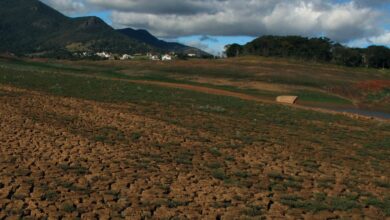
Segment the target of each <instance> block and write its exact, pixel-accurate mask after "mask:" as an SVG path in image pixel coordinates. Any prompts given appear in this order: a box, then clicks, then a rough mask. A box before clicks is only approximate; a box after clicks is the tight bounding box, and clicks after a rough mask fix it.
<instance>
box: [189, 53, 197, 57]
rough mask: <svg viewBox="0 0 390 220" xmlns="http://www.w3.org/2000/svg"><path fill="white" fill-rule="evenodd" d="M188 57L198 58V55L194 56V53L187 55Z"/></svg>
mask: <svg viewBox="0 0 390 220" xmlns="http://www.w3.org/2000/svg"><path fill="white" fill-rule="evenodd" d="M187 56H188V57H197V56H198V55H196V54H194V53H189V54H187Z"/></svg>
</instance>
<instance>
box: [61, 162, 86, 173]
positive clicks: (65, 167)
mask: <svg viewBox="0 0 390 220" xmlns="http://www.w3.org/2000/svg"><path fill="white" fill-rule="evenodd" d="M59 168H60V169H62V170H63V171H66V172H72V173H75V174H76V175H86V174H88V173H89V169H88V168H86V167H83V166H81V165H74V166H70V165H68V164H60V165H59Z"/></svg>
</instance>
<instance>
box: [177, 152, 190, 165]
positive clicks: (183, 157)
mask: <svg viewBox="0 0 390 220" xmlns="http://www.w3.org/2000/svg"><path fill="white" fill-rule="evenodd" d="M193 157H194V154H193V153H192V152H184V153H181V154H179V155H177V156H176V162H177V163H178V164H185V165H192V158H193Z"/></svg>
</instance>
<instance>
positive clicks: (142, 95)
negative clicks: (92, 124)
mask: <svg viewBox="0 0 390 220" xmlns="http://www.w3.org/2000/svg"><path fill="white" fill-rule="evenodd" d="M77 65H78V64H77ZM77 65H75V66H74V68H75V69H73V68H72V67H68V66H66V67H65V68H63V67H62V66H60V65H58V64H54V65H51V64H50V65H48V64H35V63H34V64H30V63H18V62H16V63H15V62H14V63H10V62H4V61H2V62H1V65H0V84H6V85H13V86H16V87H20V88H26V89H31V90H37V91H42V92H46V93H49V94H53V95H57V96H66V97H75V98H81V99H88V100H95V101H99V102H115V103H128V102H130V103H134V104H137V105H136V108H138V110H139V112H142V113H143V114H145V115H146V116H148V117H152V118H156V119H159V120H163V121H166V122H169V123H172V124H175V125H178V126H182V127H185V128H189V129H192V130H198V131H207V132H210V133H215V134H218V135H221V136H222V137H223V138H224V142H223V143H222V144H221V143H220V145H218V146H215V147H214V148H211V151H212V152H214V153H213V154H215V155H216V156H217V157H218V158H217V161H220V160H222V161H224V159H223V158H227V157H228V156H229V155H224V153H223V152H226V151H237V152H239V151H241V150H243V149H246V148H248V147H250V148H258V147H260V146H274V145H281V146H285V147H286V148H287V149H288V150H289V151H290V154H291V157H294V158H295V159H297V161H302V166H303V167H306V168H307V169H314V170H315V169H317V168H316V166H317V165H316V163H317V162H318V163H320V162H321V163H329V164H331V165H332V166H336V167H346V168H348V169H352V170H354V172H353V173H354V175H351V176H349V177H346V179H345V181H346V184H347V185H348V186H350V188H349V191H348V193H346V194H345V195H342V196H340V197H328V196H327V195H326V194H321V196H320V197H319V195H318V194H316V193H313V195H312V196H311V197H304V198H303V197H300V196H296V195H286V196H284V197H283V198H281V202H282V203H283V204H285V205H288V206H290V207H292V208H303V209H306V210H307V211H313V212H316V211H320V210H323V209H325V210H339V209H341V210H344V211H345V210H347V211H348V210H351V209H353V208H356V207H362V206H364V205H365V204H368V203H370V201H371V203H373V204H374V206H377V207H379V208H380V209H382V210H383V212H384V213H387V214H389V213H388V212H389V204H388V201H389V198H390V195H388V192H389V191H388V187H389V185H388V184H387V183H383V181H382V180H380V179H379V177H380V176H385V177H386V176H387V177H388V172H387V171H388V169H390V164H389V158H390V149H389V140H388V136H389V134H390V126H389V124H380V123H376V122H369V121H357V120H352V119H349V118H346V117H343V116H334V115H328V114H322V113H317V112H311V111H304V110H298V109H291V108H289V107H284V106H279V105H268V104H267V105H266V104H259V103H252V102H247V101H242V100H239V99H235V98H230V97H220V96H213V95H206V94H201V93H196V92H190V91H184V90H177V89H168V88H160V87H156V86H146V85H138V84H131V83H127V82H121V81H112V80H102V79H95V78H84V77H82V76H67V75H63V74H61V73H62V72H75V73H78V72H80V73H85V74H91V73H92V72H94V71H96V67H92V66H83V67H82V68H84V69H82V70H80V68H79V67H78V66H77ZM126 65H127V64H126ZM110 69H112V68H108V69H104V68H103V69H101V68H99V70H101V72H100V73H99V74H110V71H109V70H110ZM95 73H96V72H95ZM113 74H115V72H114V73H113ZM0 95H1V94H0ZM237 124H240V125H241V126H239V127H237V126H236V125H237ZM313 134H315V135H313ZM231 140H233V142H234V143H236V144H234V145H232V144H230V143H232V141H231ZM207 142H208V143H213V140H208V141H207ZM286 145H287V146H286ZM259 150H261V149H259ZM221 152H222V153H221ZM275 156H276V157H277V155H275ZM310 158H316V160H317V162H313V161H312V160H310ZM223 163H229V162H228V161H225V162H223ZM306 168H305V169H306ZM210 169H211V171H210V172H211V173H212V175H213V176H214V177H215V178H217V179H222V180H224V181H225V182H226V184H232V182H235V181H238V180H236V179H237V178H238V177H237V176H239V175H238V174H237V175H233V174H232V175H231V174H229V173H228V172H226V173H225V172H221V171H220V169H215V170H213V169H214V168H210ZM367 170H369V172H370V175H372V176H375V177H377V178H370V179H364V178H363V179H362V178H361V174H364V173H365V172H367ZM269 178H270V179H271V180H272V179H273V181H274V182H273V183H274V184H276V185H273V186H271V188H272V187H275V190H277V189H276V187H277V186H278V187H279V188H280V187H288V185H291V184H292V182H291V180H288V178H287V177H285V176H283V175H282V174H278V173H275V174H269ZM248 181H249V180H248ZM316 181H317V180H316ZM333 181H334V180H331V181H330V182H333ZM356 181H358V182H359V184H356ZM293 182H294V181H293ZM321 183H322V182H321V181H320V180H318V184H319V185H320V184H321ZM235 184H243V183H241V182H237V183H235ZM323 184H324V188H325V189H326V186H325V185H326V184H328V183H327V182H323ZM329 184H332V183H329ZM370 184H373V185H375V186H377V187H379V189H378V191H377V192H376V193H372V192H367V189H365V188H364V186H363V185H370ZM386 184H387V185H386ZM320 188H321V187H320ZM279 190H280V189H279ZM321 191H322V189H321ZM386 191H387V193H386ZM351 195H353V196H351ZM356 195H357V196H356ZM367 195H369V196H368V197H367Z"/></svg>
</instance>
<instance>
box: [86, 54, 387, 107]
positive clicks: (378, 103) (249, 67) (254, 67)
mask: <svg viewBox="0 0 390 220" xmlns="http://www.w3.org/2000/svg"><path fill="white" fill-rule="evenodd" d="M80 65H96V63H90V62H80ZM97 65H98V66H99V67H100V68H112V67H115V70H114V71H111V73H112V74H113V73H115V74H114V75H112V76H115V77H118V76H119V77H124V76H123V74H125V75H126V76H127V77H132V78H134V77H135V78H138V79H142V78H143V79H147V80H157V81H174V80H180V81H181V82H183V81H186V83H196V79H197V78H206V79H207V78H211V79H215V80H219V79H222V80H230V81H231V82H233V84H234V83H236V84H238V83H245V82H251V83H253V82H259V83H267V84H270V85H281V86H284V87H286V88H288V89H289V91H290V92H289V93H288V94H290V95H298V96H300V97H301V101H303V103H304V104H305V103H307V104H311V105H312V104H314V105H322V104H323V103H325V104H329V105H344V106H345V105H347V106H348V105H350V106H351V107H352V102H353V103H354V104H355V105H359V106H362V107H364V108H372V109H377V110H382V111H388V109H390V101H389V97H390V94H389V93H388V90H381V91H370V90H363V89H362V88H359V87H358V86H357V85H358V84H359V83H361V82H367V81H370V80H380V81H383V80H389V79H390V72H389V71H388V70H376V69H366V68H347V67H341V66H335V65H330V64H321V63H306V62H303V61H294V60H283V59H272V58H259V57H245V58H237V59H229V60H193V61H179V62H174V63H156V62H148V61H142V62H111V61H107V62H102V63H99V64H97ZM118 73H123V74H118ZM208 84H209V85H207V86H211V87H212V86H215V85H216V84H215V83H212V82H210V83H208ZM210 84H213V85H210ZM219 86H220V85H219ZM223 87H225V89H228V90H235V91H240V92H245V93H249V94H252V95H258V96H260V97H264V98H269V99H274V98H275V96H277V95H285V94H286V92H281V91H272V92H270V91H266V90H263V89H261V88H255V89H254V88H251V87H242V86H237V85H230V86H226V85H225V86H223Z"/></svg>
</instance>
